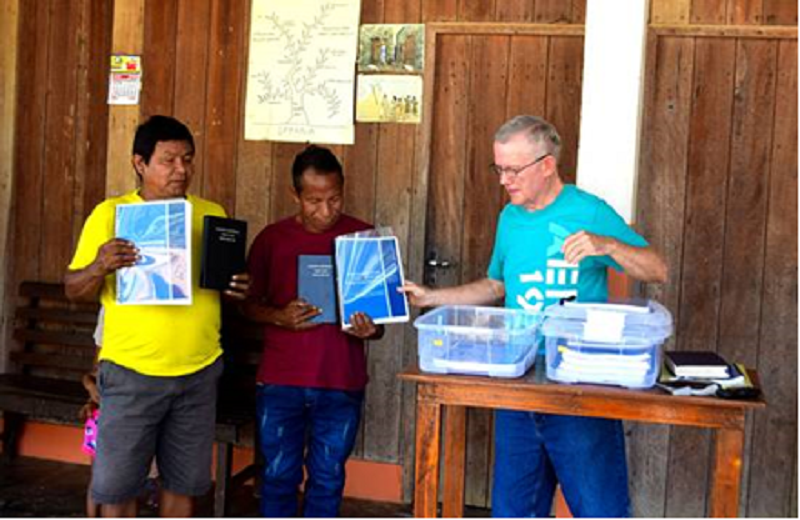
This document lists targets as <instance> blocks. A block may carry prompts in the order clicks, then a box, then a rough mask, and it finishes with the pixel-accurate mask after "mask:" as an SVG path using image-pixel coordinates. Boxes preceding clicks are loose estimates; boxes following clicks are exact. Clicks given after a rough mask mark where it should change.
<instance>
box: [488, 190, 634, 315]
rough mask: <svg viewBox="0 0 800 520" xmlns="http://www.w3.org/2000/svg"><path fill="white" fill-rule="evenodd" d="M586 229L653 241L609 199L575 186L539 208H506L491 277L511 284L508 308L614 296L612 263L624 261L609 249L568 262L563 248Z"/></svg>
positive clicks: (507, 285) (617, 266)
mask: <svg viewBox="0 0 800 520" xmlns="http://www.w3.org/2000/svg"><path fill="white" fill-rule="evenodd" d="M580 231H585V232H587V233H591V234H594V235H597V236H600V237H611V238H613V239H615V240H617V241H619V242H622V243H624V244H628V245H631V246H635V247H639V248H644V247H646V246H647V245H648V244H647V241H646V240H645V239H643V238H642V237H641V236H639V235H638V234H637V233H636V232H635V231H633V230H632V229H631V228H630V227H629V226H628V225H627V224H626V223H625V221H624V220H622V218H621V217H620V216H619V215H618V214H617V213H616V212H615V211H614V210H613V209H612V208H611V206H609V205H608V204H606V202H605V201H603V200H602V199H600V198H598V197H595V196H594V195H591V194H589V193H586V192H585V191H583V190H581V189H579V188H577V187H575V186H573V185H565V186H563V188H562V189H561V192H560V193H559V194H558V195H557V196H556V198H555V200H554V201H553V202H552V203H551V204H549V205H548V206H546V207H544V208H542V209H541V210H538V211H528V210H527V209H525V207H524V206H515V205H513V204H509V205H508V206H506V207H505V209H504V210H503V212H502V213H501V214H500V222H499V223H498V226H497V238H496V240H495V246H494V254H493V255H492V261H491V263H490V264H489V278H490V279H492V280H497V281H499V282H503V283H504V284H505V293H506V307H511V308H517V309H520V308H521V309H526V310H536V311H538V310H542V309H543V308H544V307H547V306H548V305H552V304H553V303H558V302H559V301H560V300H561V299H563V298H571V297H576V298H577V299H578V300H580V301H605V300H607V299H608V288H607V283H606V282H607V278H608V277H607V272H608V268H609V267H613V268H614V269H617V270H619V271H621V270H622V266H620V264H619V263H618V262H617V261H615V260H614V258H613V257H612V256H610V255H607V254H606V255H602V256H587V257H585V258H584V259H583V260H582V261H581V262H580V263H569V262H567V261H566V260H565V259H564V253H563V251H562V248H563V247H564V244H565V241H566V240H567V239H568V237H570V236H571V235H573V234H575V233H578V232H580ZM572 240H573V241H574V240H575V239H572Z"/></svg>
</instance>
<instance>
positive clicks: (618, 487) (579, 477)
mask: <svg viewBox="0 0 800 520" xmlns="http://www.w3.org/2000/svg"><path fill="white" fill-rule="evenodd" d="M556 483H561V490H562V492H563V493H564V498H565V499H566V501H567V504H568V505H569V508H570V511H571V512H572V514H573V515H575V516H576V517H627V516H630V500H629V497H628V469H627V464H626V461H625V437H624V434H623V431H622V422H620V421H617V420H610V419H597V418H593V417H572V416H566V415H549V414H541V413H532V412H515V411H509V410H497V411H496V412H495V464H494V487H493V490H492V516H495V517H524V516H539V517H547V516H549V515H550V509H551V507H552V504H553V493H554V492H555V487H556Z"/></svg>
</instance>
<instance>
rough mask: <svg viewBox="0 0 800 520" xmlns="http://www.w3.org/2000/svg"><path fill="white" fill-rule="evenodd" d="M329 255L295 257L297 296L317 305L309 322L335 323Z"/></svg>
mask: <svg viewBox="0 0 800 520" xmlns="http://www.w3.org/2000/svg"><path fill="white" fill-rule="evenodd" d="M333 278H334V277H333V257H331V255H299V256H298V257H297V296H298V297H300V298H302V299H303V300H305V301H306V302H308V303H310V304H312V305H315V306H316V307H319V308H320V309H321V310H322V314H319V315H317V316H315V317H314V318H312V319H311V320H310V321H311V323H336V282H335V281H334V279H333Z"/></svg>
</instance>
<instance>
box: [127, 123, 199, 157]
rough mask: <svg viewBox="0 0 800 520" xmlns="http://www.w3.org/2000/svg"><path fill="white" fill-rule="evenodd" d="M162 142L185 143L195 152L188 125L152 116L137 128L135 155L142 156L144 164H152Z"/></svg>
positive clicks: (134, 145)
mask: <svg viewBox="0 0 800 520" xmlns="http://www.w3.org/2000/svg"><path fill="white" fill-rule="evenodd" d="M160 141H185V142H187V143H189V146H191V148H192V152H194V137H192V132H191V131H190V130H189V128H187V127H186V125H184V124H183V123H181V122H180V121H178V120H177V119H175V118H173V117H169V116H152V117H151V118H150V119H148V120H147V121H145V122H144V123H142V124H140V125H139V126H138V127H137V128H136V136H135V137H134V138H133V154H134V155H141V156H142V159H144V163H145V164H150V158H151V157H152V156H153V152H154V151H155V149H156V145H157V144H158V143H159V142H160Z"/></svg>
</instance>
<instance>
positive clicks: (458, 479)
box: [442, 406, 467, 518]
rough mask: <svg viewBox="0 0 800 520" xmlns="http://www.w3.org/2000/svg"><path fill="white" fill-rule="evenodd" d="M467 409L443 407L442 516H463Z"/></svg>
mask: <svg viewBox="0 0 800 520" xmlns="http://www.w3.org/2000/svg"><path fill="white" fill-rule="evenodd" d="M466 429H467V409H466V408H465V407H463V406H447V407H445V416H444V482H443V484H442V516H443V517H445V518H463V516H464V469H465V462H466Z"/></svg>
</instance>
